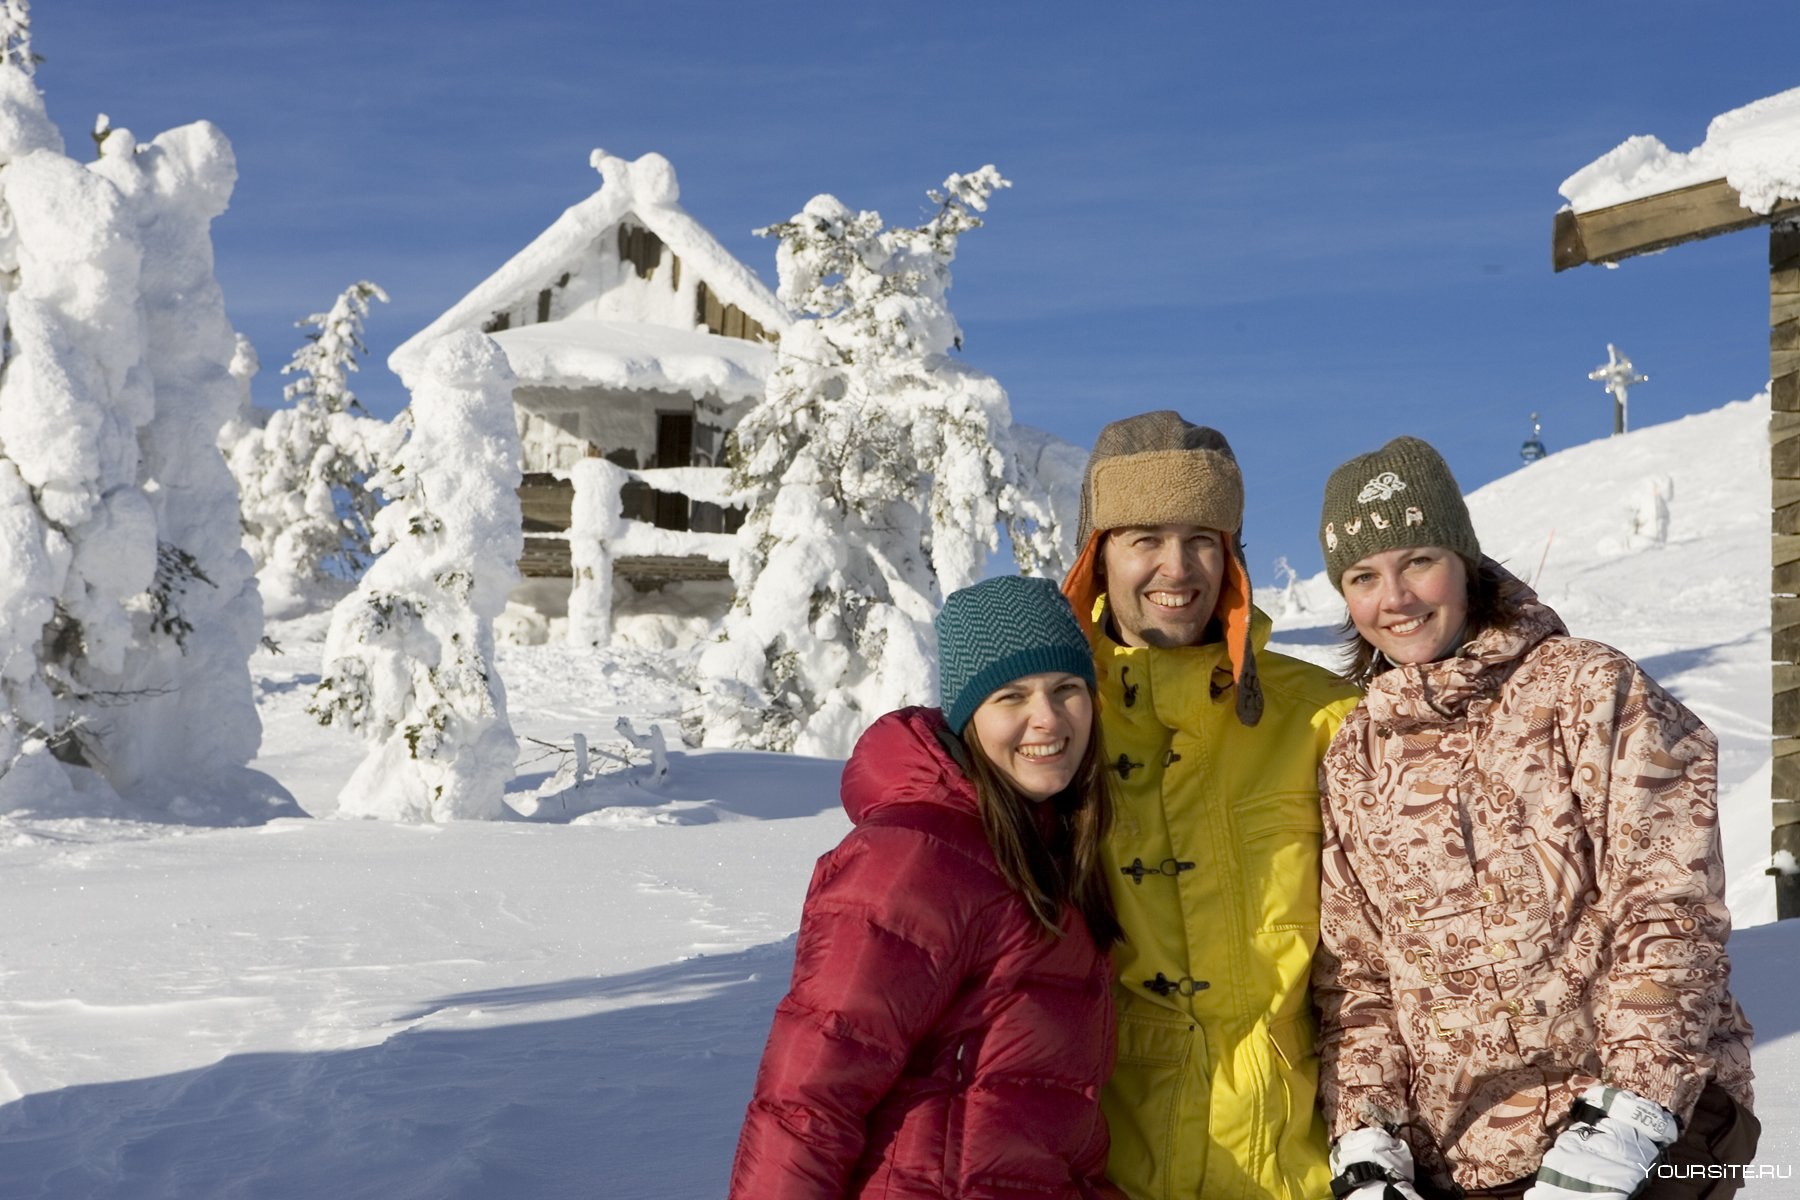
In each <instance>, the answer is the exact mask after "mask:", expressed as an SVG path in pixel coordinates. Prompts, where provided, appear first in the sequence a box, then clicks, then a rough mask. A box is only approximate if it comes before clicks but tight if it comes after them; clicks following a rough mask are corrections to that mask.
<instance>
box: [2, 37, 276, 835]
mask: <svg viewBox="0 0 1800 1200" xmlns="http://www.w3.org/2000/svg"><path fill="white" fill-rule="evenodd" d="M235 179H236V167H235V164H234V161H233V158H232V154H231V147H230V144H229V143H228V142H226V140H225V138H224V136H223V135H222V134H221V133H220V132H219V131H218V129H216V128H215V127H213V126H212V125H210V124H207V123H205V122H200V123H197V124H194V125H189V126H185V127H183V128H181V129H177V130H172V131H170V132H168V133H165V134H163V135H162V136H160V137H158V138H156V139H155V140H154V141H152V142H150V143H149V144H147V145H143V146H139V145H138V144H137V143H136V141H135V139H134V138H132V136H131V134H130V132H129V131H128V130H114V131H113V132H112V134H111V135H110V136H109V137H108V139H107V140H106V143H105V144H104V146H103V153H102V156H101V158H100V160H99V161H97V162H94V163H90V164H87V165H85V166H83V165H81V164H78V163H76V162H74V161H73V160H71V159H69V158H68V157H66V156H65V155H64V154H63V152H62V139H61V137H60V135H59V134H57V132H56V130H55V128H54V127H53V126H51V125H50V124H49V122H48V120H47V118H46V117H45V116H44V110H43V100H42V97H41V96H39V95H38V93H37V89H36V88H35V86H33V84H32V82H31V80H30V79H29V78H28V77H27V76H26V75H25V74H24V73H23V72H22V71H21V70H19V69H18V68H17V67H14V66H12V65H5V64H0V208H3V209H4V211H5V212H6V213H7V215H8V218H9V219H8V222H7V223H6V225H5V227H4V229H3V231H0V299H3V304H4V310H5V311H4V317H5V324H6V327H7V329H8V330H9V335H10V336H9V338H8V340H7V342H6V344H5V347H4V356H5V366H4V373H3V374H0V561H3V562H5V563H6V564H7V568H8V570H7V572H5V574H7V575H8V576H9V577H8V578H7V580H6V582H5V584H4V585H0V609H3V611H0V690H3V691H4V693H5V697H4V698H5V711H4V713H3V714H0V776H4V778H0V808H4V807H13V806H16V805H18V804H30V805H32V806H34V807H36V808H38V809H40V810H45V809H58V810H61V811H77V810H79V811H120V809H119V805H120V798H121V797H123V798H124V799H125V800H127V801H130V802H135V803H142V804H148V805H153V806H155V807H158V808H162V809H165V810H167V811H170V812H172V813H175V814H177V815H181V816H186V817H197V818H200V819H209V820H223V821H243V820H255V819H266V818H267V817H268V816H272V815H281V814H285V813H292V812H295V811H297V810H296V809H295V808H294V807H293V804H292V800H291V798H289V797H288V796H287V795H286V794H285V793H284V792H283V791H282V790H281V789H280V787H279V786H278V785H276V784H275V783H274V782H273V781H272V780H269V779H267V778H266V777H264V776H261V775H259V774H257V773H255V772H251V771H249V770H247V768H246V764H247V763H248V761H249V760H250V759H251V758H252V757H253V756H254V755H255V753H256V749H257V744H258V741H259V740H260V737H261V726H260V723H259V721H258V719H257V715H256V709H255V705H254V702H253V700H252V698H251V692H250V678H249V667H248V662H249V655H250V652H251V649H252V648H253V647H254V645H255V643H256V639H257V637H258V636H259V632H260V627H261V612H260V607H259V604H258V600H257V593H256V588H255V585H254V582H253V581H252V580H251V578H250V562H249V558H248V556H246V555H244V554H243V553H242V551H241V550H240V548H239V546H238V531H237V492H236V488H235V486H234V485H233V482H232V479H231V475H230V473H229V471H227V470H226V468H225V463H224V459H223V458H222V457H221V455H220V454H219V452H218V450H217V448H216V444H215V443H216V438H217V435H218V431H219V428H220V426H221V424H222V423H223V422H224V420H225V419H226V417H228V416H229V415H230V412H231V409H232V408H233V406H234V404H235V395H236V393H235V389H234V387H233V384H232V382H231V378H230V376H229V374H228V369H227V364H228V363H229V361H230V358H231V355H232V350H233V342H234V335H233V332H232V330H231V326H230V324H229V322H228V321H227V320H226V318H225V310H224V301H223V299H222V297H221V296H220V293H219V288H218V283H217V281H216V280H215V279H214V277H213V266H212V243H211V222H212V220H213V218H214V217H216V216H217V215H218V214H219V213H220V212H223V211H224V208H225V205H226V202H227V200H228V199H229V197H230V193H231V189H232V186H233V183H234V182H235Z"/></svg>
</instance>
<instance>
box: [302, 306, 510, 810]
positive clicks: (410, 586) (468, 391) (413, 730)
mask: <svg viewBox="0 0 1800 1200" xmlns="http://www.w3.org/2000/svg"><path fill="white" fill-rule="evenodd" d="M512 386H513V374H512V370H511V368H510V367H508V366H507V362H506V356H505V355H504V354H502V353H501V351H500V348H499V347H498V346H497V345H495V344H494V342H493V341H492V340H490V339H489V338H487V337H485V336H484V335H482V334H479V333H475V332H472V331H464V332H462V333H455V334H450V335H448V336H446V337H444V338H442V339H440V340H439V341H438V342H437V343H436V344H435V345H433V347H432V349H431V351H430V353H429V355H428V356H427V358H426V363H425V367H424V370H423V372H422V374H421V377H420V380H419V384H418V387H417V389H416V390H415V391H414V393H413V400H412V409H411V411H412V423H411V435H410V436H409V437H408V439H407V441H406V443H405V445H404V446H402V447H401V448H400V450H399V451H398V452H397V453H396V454H395V455H394V456H393V457H392V459H391V460H390V461H389V462H388V463H386V464H385V465H383V467H382V468H381V469H380V470H379V471H378V472H377V474H376V475H375V476H374V477H373V479H372V480H371V483H372V484H373V486H375V487H377V488H379V489H380V490H381V491H382V493H383V494H384V495H385V496H386V497H387V500H388V504H387V507H385V508H383V509H382V510H381V512H380V513H378V514H377V515H376V517H375V544H376V548H377V550H379V551H380V557H379V558H377V559H376V560H375V563H374V565H372V566H371V567H370V568H369V570H368V573H367V574H365V575H364V576H363V578H362V582H361V584H360V585H358V587H357V590H356V592H355V593H354V594H353V595H351V596H348V597H346V598H345V599H344V600H343V601H342V602H341V603H340V604H338V606H337V607H336V608H335V609H334V610H333V611H332V614H331V631H330V633H329V634H328V635H327V637H326V640H325V666H324V670H323V678H322V679H321V680H320V683H319V686H318V688H317V690H316V691H315V692H314V693H313V699H312V703H311V705H310V709H309V711H311V712H312V713H313V715H314V716H316V717H317V718H318V719H319V721H320V722H321V723H323V724H337V725H341V726H343V727H345V728H347V729H350V730H354V731H356V732H357V733H359V734H361V735H362V737H363V738H364V739H365V740H367V741H368V742H370V743H372V745H371V749H370V751H369V755H368V757H367V758H365V759H364V760H363V762H362V765H361V766H359V767H358V768H357V770H356V773H355V774H354V775H352V776H351V778H350V782H349V783H348V784H347V785H346V786H345V788H344V791H343V793H342V794H341V796H340V797H339V806H338V815H339V816H346V817H350V816H355V817H380V818H384V819H388V820H400V821H446V820H455V819H462V818H495V817H501V816H504V815H505V814H506V811H507V810H506V806H505V803H504V801H503V799H502V796H503V793H504V791H505V787H506V783H507V781H508V780H509V779H511V778H512V771H513V759H514V756H515V753H516V751H517V742H516V741H515V740H514V738H513V733H512V727H511V726H510V725H509V724H508V723H507V719H506V691H505V688H504V687H503V686H502V684H501V682H500V676H499V674H498V673H497V672H496V671H495V669H494V618H495V617H497V616H499V615H500V613H501V611H502V610H503V609H504V608H505V607H506V595H507V592H508V591H509V590H510V589H511V587H512V584H513V583H514V582H515V580H516V579H517V578H518V561H519V553H520V551H521V550H522V549H523V548H524V535H523V533H522V528H523V525H522V522H521V517H520V512H519V497H518V486H519V435H518V431H517V429H516V428H515V426H514V424H513V406H512Z"/></svg>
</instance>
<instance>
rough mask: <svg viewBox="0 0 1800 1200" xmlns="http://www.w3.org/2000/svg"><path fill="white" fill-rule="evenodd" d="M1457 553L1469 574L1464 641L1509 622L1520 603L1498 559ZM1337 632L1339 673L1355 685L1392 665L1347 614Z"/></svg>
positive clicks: (1514, 582) (1363, 685)
mask: <svg viewBox="0 0 1800 1200" xmlns="http://www.w3.org/2000/svg"><path fill="white" fill-rule="evenodd" d="M1457 557H1458V558H1462V564H1463V570H1464V572H1465V573H1466V574H1467V576H1468V584H1467V589H1468V600H1469V614H1468V616H1467V617H1466V618H1464V621H1463V632H1462V641H1463V642H1464V643H1466V642H1469V641H1472V640H1474V639H1475V638H1477V637H1479V636H1481V635H1482V634H1483V633H1486V632H1487V631H1488V630H1490V629H1495V628H1499V627H1501V626H1504V625H1507V624H1510V623H1511V622H1512V620H1513V618H1515V617H1517V616H1518V615H1519V612H1520V610H1521V608H1522V607H1523V605H1522V604H1521V603H1520V601H1519V597H1518V593H1517V590H1516V585H1517V583H1518V581H1517V580H1515V579H1514V578H1513V577H1512V576H1511V575H1510V574H1508V573H1507V571H1506V569H1505V568H1504V567H1502V566H1501V565H1500V564H1499V563H1497V562H1495V561H1494V560H1493V559H1491V558H1483V559H1482V560H1481V561H1480V562H1479V563H1474V562H1470V561H1469V560H1468V559H1467V558H1463V557H1462V555H1460V554H1459V555H1457ZM1348 573H1349V572H1345V574H1348ZM1338 632H1339V633H1342V634H1344V635H1345V638H1344V655H1345V658H1346V663H1345V666H1344V669H1343V670H1342V671H1340V672H1339V674H1341V675H1342V676H1343V677H1344V678H1345V679H1348V680H1349V681H1350V682H1351V683H1353V684H1355V685H1356V686H1357V687H1359V688H1366V687H1368V686H1369V682H1370V681H1371V680H1373V679H1374V678H1375V677H1376V676H1377V675H1380V674H1381V673H1382V672H1384V671H1386V670H1387V669H1388V668H1389V667H1391V666H1393V665H1394V664H1393V663H1390V662H1389V661H1388V660H1387V659H1386V658H1384V657H1383V656H1382V653H1381V651H1379V650H1377V649H1376V648H1375V647H1374V646H1372V645H1370V643H1369V639H1368V638H1366V637H1364V636H1363V635H1362V634H1360V633H1358V632H1357V631H1356V622H1355V621H1352V620H1351V619H1350V618H1349V617H1348V616H1346V617H1345V618H1344V623H1343V624H1342V625H1339V626H1338Z"/></svg>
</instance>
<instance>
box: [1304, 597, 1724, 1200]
mask: <svg viewBox="0 0 1800 1200" xmlns="http://www.w3.org/2000/svg"><path fill="white" fill-rule="evenodd" d="M1515 582H1516V581H1515ZM1517 587H1518V595H1519V598H1520V599H1522V600H1523V601H1524V604H1525V608H1524V611H1523V613H1522V614H1521V616H1520V617H1519V618H1518V619H1516V620H1515V621H1514V622H1513V623H1512V624H1511V625H1510V626H1509V627H1507V628H1505V629H1500V630H1492V631H1489V632H1488V633H1485V634H1483V635H1482V636H1481V637H1480V638H1478V639H1477V640H1475V641H1474V642H1472V643H1470V644H1468V645H1466V646H1464V647H1463V648H1462V651H1461V653H1460V655H1459V656H1458V657H1455V658H1451V659H1447V660H1445V661H1442V662H1437V663H1429V664H1425V665H1424V666H1408V667H1395V668H1391V669H1389V670H1388V671H1387V672H1385V673H1384V674H1382V675H1380V676H1379V677H1377V678H1376V680H1375V682H1374V685H1373V686H1372V687H1371V688H1370V690H1369V693H1368V695H1367V697H1366V698H1365V700H1364V702H1363V704H1362V705H1361V706H1360V707H1358V708H1357V710H1356V711H1355V712H1354V713H1352V714H1351V716H1350V718H1349V719H1348V720H1346V721H1345V722H1344V724H1343V727H1342V728H1341V729H1340V730H1339V732H1338V735H1337V737H1336V739H1335V740H1334V741H1333V742H1332V745H1331V749H1330V751H1329V752H1328V753H1327V755H1326V757H1325V762H1324V764H1323V766H1322V767H1321V772H1322V777H1323V786H1322V791H1323V792H1324V794H1325V809H1326V811H1325V845H1324V856H1325V857H1324V883H1323V887H1324V894H1323V906H1322V907H1323V915H1322V925H1321V930H1320V933H1321V946H1320V952H1319V956H1318V960H1317V964H1316V967H1315V977H1314V990H1315V995H1316V997H1317V1000H1318V1003H1319V1005H1320V1007H1321V1013H1322V1018H1323V1022H1322V1028H1321V1047H1320V1058H1321V1063H1322V1070H1321V1079H1320V1084H1321V1087H1320V1093H1321V1099H1322V1102H1323V1105H1324V1108H1325V1114H1326V1119H1327V1122H1328V1124H1329V1125H1330V1129H1331V1135H1332V1136H1333V1137H1334V1138H1335V1137H1337V1136H1339V1135H1341V1134H1343V1133H1345V1132H1347V1131H1348V1130H1350V1129H1354V1128H1355V1127H1357V1126H1359V1125H1389V1126H1398V1127H1400V1133H1401V1135H1402V1136H1403V1137H1405V1138H1406V1140H1407V1141H1408V1142H1409V1143H1410V1145H1411V1147H1412V1150H1413V1154H1414V1156H1415V1158H1416V1159H1417V1161H1418V1163H1419V1165H1420V1169H1421V1171H1422V1172H1423V1173H1424V1174H1425V1175H1426V1176H1428V1177H1430V1178H1431V1179H1433V1180H1434V1181H1435V1182H1437V1183H1438V1184H1439V1185H1443V1184H1448V1183H1450V1182H1452V1181H1454V1182H1455V1183H1456V1184H1459V1185H1461V1186H1463V1187H1467V1188H1474V1187H1489V1186H1493V1185H1496V1184H1501V1183H1506V1182H1508V1181H1511V1180H1514V1179H1518V1178H1520V1177H1522V1176H1526V1175H1529V1174H1531V1173H1532V1172H1533V1171H1535V1170H1536V1169H1537V1166H1538V1164H1539V1162H1540V1161H1541V1160H1542V1158H1543V1155H1544V1151H1545V1150H1546V1149H1548V1147H1549V1145H1550V1142H1551V1140H1552V1138H1553V1135H1554V1133H1555V1131H1556V1129H1557V1128H1558V1127H1559V1125H1560V1123H1561V1122H1562V1120H1563V1119H1564V1118H1565V1117H1566V1115H1567V1113H1568V1111H1569V1108H1570V1106H1571V1104H1573V1102H1574V1101H1575V1099H1576V1097H1577V1096H1579V1095H1580V1093H1581V1091H1582V1090H1583V1089H1584V1088H1585V1087H1587V1086H1588V1085H1589V1084H1591V1083H1594V1082H1596V1081H1603V1082H1605V1083H1608V1084H1612V1085H1615V1086H1619V1087H1624V1088H1629V1089H1630V1090H1632V1091H1634V1092H1637V1093H1638V1094H1640V1095H1643V1096H1647V1097H1649V1098H1650V1099H1652V1100H1655V1101H1657V1102H1658V1103H1659V1104H1662V1105H1664V1106H1665V1107H1667V1108H1669V1109H1671V1110H1673V1111H1674V1113H1675V1114H1676V1115H1677V1116H1678V1117H1680V1118H1682V1119H1683V1120H1686V1119H1687V1117H1688V1116H1689V1114H1690V1113H1691V1112H1692V1111H1693V1107H1694V1102H1695V1100H1696V1099H1697V1098H1698V1096H1699V1094H1700V1090H1701V1088H1702V1087H1703V1086H1704V1085H1705V1084H1706V1083H1707V1081H1709V1080H1714V1081H1716V1082H1717V1083H1718V1084H1719V1085H1720V1086H1721V1087H1723V1088H1724V1089H1725V1090H1726V1091H1727V1092H1729V1093H1730V1094H1731V1095H1732V1096H1733V1097H1734V1098H1735V1099H1737V1100H1738V1101H1739V1102H1741V1103H1743V1104H1745V1105H1748V1104H1749V1103H1750V1100H1751V1088H1750V1077H1751V1073H1750V1026H1749V1023H1748V1022H1747V1021H1746V1020H1745V1019H1744V1015H1743V1012H1742V1011H1741V1010H1740V1009H1739V1008H1738V1005H1737V1002H1736V1001H1735V1000H1733V999H1732V997H1731V993H1730V991H1729V989H1728V987H1727V980H1728V977H1729V975H1730V965H1729V962H1728V960H1727V958H1726V955H1725V940H1726V938H1727V936H1729V934H1730V929H1731V919H1730V915H1729V914H1728V913H1727V911H1726V908H1725V902H1724V890H1725V881H1724V869H1723V864H1722V862H1721V859H1720V853H1719V836H1718V814H1717V808H1716V801H1715V796H1714V792H1715V786H1716V773H1717V747H1716V743H1715V741H1714V739H1713V736H1712V733H1711V731H1709V730H1708V729H1707V728H1706V726H1705V725H1703V724H1701V722H1700V721H1699V719H1698V718H1696V717H1695V716H1694V715H1693V714H1692V713H1690V712H1689V711H1688V710H1687V709H1686V708H1684V707H1682V705H1681V704H1680V703H1679V702H1678V701H1676V700H1675V699H1674V698H1673V697H1671V696H1670V695H1669V694H1668V693H1667V692H1665V691H1663V690H1662V688H1660V687H1658V686H1657V685H1656V683H1655V682H1654V681H1652V680H1651V679H1650V678H1649V677H1648V676H1646V675H1645V674H1644V673H1643V672H1642V671H1640V670H1639V669H1638V668H1637V666H1636V664H1634V663H1633V662H1632V661H1631V660H1630V659H1629V658H1627V657H1626V656H1625V655H1623V654H1621V653H1619V652H1618V651H1617V650H1614V649H1612V648H1611V647H1608V646H1603V645H1600V644H1599V643H1597V642H1589V641H1583V640H1580V639H1577V638H1572V637H1569V636H1567V630H1566V629H1565V628H1564V627H1563V624H1562V621H1561V620H1560V619H1559V618H1558V617H1557V616H1556V614H1555V613H1554V612H1552V611H1551V610H1550V609H1549V608H1547V607H1545V606H1544V605H1542V604H1540V603H1538V601H1537V598H1536V596H1534V595H1532V594H1531V592H1530V591H1529V589H1527V588H1526V587H1525V585H1524V584H1522V583H1520V584H1518V585H1517Z"/></svg>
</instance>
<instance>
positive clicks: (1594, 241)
mask: <svg viewBox="0 0 1800 1200" xmlns="http://www.w3.org/2000/svg"><path fill="white" fill-rule="evenodd" d="M1796 212H1800V200H1779V201H1777V202H1776V203H1775V207H1774V208H1772V209H1771V210H1770V211H1768V212H1766V213H1755V212H1751V211H1750V210H1749V209H1747V208H1745V207H1744V206H1743V205H1742V204H1741V203H1739V200H1738V192H1737V189H1736V188H1734V187H1732V186H1731V185H1730V184H1729V183H1726V182H1725V181H1724V180H1723V179H1714V180H1711V181H1710V182H1707V183H1696V184H1694V185H1692V186H1691V187H1684V188H1676V189H1675V190H1674V191H1672V192H1661V193H1658V194H1657V195H1654V196H1645V197H1643V198H1641V199H1638V200H1627V201H1626V202H1625V203H1623V204H1614V205H1612V206H1610V207H1608V208H1595V209H1589V210H1588V211H1587V212H1581V213H1578V212H1574V211H1572V210H1570V209H1564V210H1562V211H1561V212H1559V213H1557V214H1556V220H1555V222H1554V224H1553V226H1552V229H1551V238H1550V266H1551V268H1552V269H1553V270H1557V271H1566V270H1568V269H1569V268H1570V267H1579V266H1581V265H1582V264H1584V263H1605V262H1618V261H1619V260H1620V259H1622V258H1630V257H1631V256H1633V255H1635V254H1649V253H1652V252H1653V251H1657V250H1666V249H1668V248H1669V247H1670V246H1679V245H1680V244H1681V243H1683V242H1692V241H1698V240H1699V239H1701V238H1709V237H1715V236H1717V235H1718V234H1721V233H1732V232H1734V231H1736V230H1739V229H1749V228H1751V227H1752V226H1755V225H1767V224H1770V223H1771V222H1774V221H1777V220H1780V219H1781V218H1782V217H1784V216H1786V215H1788V214H1791V213H1796Z"/></svg>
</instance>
